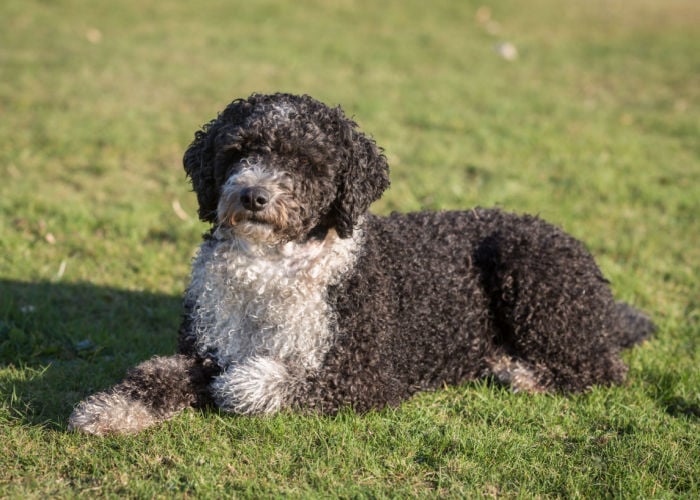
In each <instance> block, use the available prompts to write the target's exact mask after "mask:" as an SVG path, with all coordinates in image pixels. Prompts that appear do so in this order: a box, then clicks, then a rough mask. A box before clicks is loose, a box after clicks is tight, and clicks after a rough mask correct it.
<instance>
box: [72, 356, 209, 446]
mask: <svg viewBox="0 0 700 500" xmlns="http://www.w3.org/2000/svg"><path fill="white" fill-rule="evenodd" d="M215 373H216V368H215V367H213V366H212V365H211V364H210V363H209V362H204V361H202V360H198V359H195V358H192V357H188V356H184V355H176V356H169V357H155V358H153V359H150V360H148V361H145V362H143V363H141V364H140V365H138V366H136V367H134V368H132V369H131V370H129V373H128V374H127V376H126V378H124V380H122V381H121V382H120V383H119V384H117V385H116V386H114V387H113V388H112V389H110V390H108V391H105V392H100V393H98V394H94V395H92V396H90V397H89V398H88V399H86V400H85V401H83V402H81V403H80V404H79V405H78V406H77V407H76V408H75V410H74V411H73V414H72V415H71V416H70V419H69V421H68V430H70V431H76V432H84V433H87V434H95V435H98V436H101V435H105V434H134V433H137V432H139V431H141V430H143V429H145V428H146V427H149V426H151V425H153V424H156V423H158V422H162V421H164V420H167V419H169V418H171V417H173V416H175V415H176V414H177V413H179V412H180V411H182V410H183V409H185V408H187V407H190V406H203V405H205V404H206V403H207V398H208V396H207V394H208V384H209V382H210V380H211V377H212V376H213V375H214V374H215Z"/></svg>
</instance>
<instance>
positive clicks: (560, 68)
mask: <svg viewBox="0 0 700 500" xmlns="http://www.w3.org/2000/svg"><path fill="white" fill-rule="evenodd" d="M699 22H700V7H698V5H697V2H695V1H694V0H669V1H667V2H653V1H651V0H637V1H635V2H634V3H633V4H632V3H630V2H624V1H622V0H612V1H606V2H603V1H602V0H595V1H591V2H573V1H564V2H561V1H555V0H533V1H530V2H527V3H526V4H525V3H522V2H516V1H514V0H510V1H507V0H504V1H500V2H488V3H487V2H483V3H482V2H476V1H464V2H452V1H448V0H437V1H435V2H431V3H430V4H429V5H428V4H427V3H425V2H418V1H405V2H398V1H397V2H369V1H364V0H354V1H353V0H345V1H341V2H323V1H311V0H300V1H298V2H272V1H261V2H228V1H223V0H221V1H216V0H213V1H211V2H207V3H205V4H196V2H156V1H153V0H141V1H139V2H136V1H133V0H122V1H117V2H110V3H100V2H92V3H86V2H79V1H77V0H60V1H59V0H57V1H53V2H47V1H39V0H23V1H19V0H6V1H5V2H3V4H2V6H1V7H0V28H1V29H0V71H1V72H2V75H3V76H2V78H0V114H1V115H2V120H0V141H2V142H1V147H0V176H1V177H0V178H2V179H3V181H2V183H0V214H1V216H0V254H1V255H2V258H1V259H0V439H1V440H2V442H3V444H4V452H3V453H0V497H10V498H19V497H22V498H24V497H74V496H108V497H116V496H130V497H154V496H155V497H171V496H180V497H184V496H196V497H203V498H207V497H209V498H214V497H221V496H232V495H233V496H242V497H260V496H281V495H289V496H293V497H307V496H311V497H313V496H342V497H403V496H432V497H437V496H454V497H457V496H465V497H473V496H486V497H492V496H506V497H517V496H525V497H557V496H560V497H611V496H620V497H695V496H698V495H699V494H700V484H699V483H700V480H698V478H700V459H699V458H698V457H700V432H699V428H698V425H699V424H700V368H699V366H700V357H699V354H698V338H699V334H700V299H699V297H700V284H699V283H698V276H700V217H698V214H700V141H699V139H698V138H699V137H700V130H699V128H700V126H699V125H698V124H699V123H700V122H698V119H697V117H698V106H699V105H700V79H699V78H698V75H699V74H700V55H699V54H700V39H698V37H697V32H696V31H697V26H698V23H699ZM506 41H507V42H511V43H513V44H514V45H515V47H516V48H517V50H518V57H517V59H516V60H514V61H507V60H505V59H503V58H501V57H499V55H498V53H497V52H496V50H495V49H494V47H495V46H496V45H497V44H499V43H502V42H506ZM278 90H284V91H290V92H297V93H309V94H311V95H314V96H315V97H317V98H320V99H321V100H324V101H326V102H328V103H330V104H342V105H343V107H344V108H345V110H346V111H347V112H348V113H349V114H351V115H354V116H355V117H356V119H357V120H358V121H359V122H360V123H361V125H362V128H363V129H364V130H366V131H369V132H371V133H372V134H373V135H374V137H375V138H376V139H377V141H378V143H379V144H381V145H382V146H383V147H384V148H385V150H386V153H387V156H388V158H389V160H390V164H391V166H392V180H393V183H392V188H391V189H390V190H389V191H388V192H387V193H386V195H385V196H384V198H382V200H380V201H379V202H377V203H376V204H375V205H374V207H373V210H374V211H375V212H378V213H388V212H389V211H391V210H401V211H408V210H416V209H422V208H427V209H445V208H460V207H471V206H474V205H483V206H490V205H499V206H502V207H504V208H506V209H509V210H516V211H520V212H534V213H539V214H540V215H542V216H543V217H545V218H547V219H549V220H551V221H553V222H555V223H557V224H560V225H562V226H563V227H564V228H565V229H567V230H568V231H569V232H571V233H573V234H574V235H576V236H578V237H580V238H581V239H583V240H585V241H586V242H587V244H588V245H589V247H590V248H591V250H592V251H593V252H594V254H595V255H596V257H597V259H598V261H599V263H600V265H601V267H602V268H603V270H604V272H605V274H606V275H607V276H608V277H610V279H611V280H612V282H613V288H614V290H615V293H616V295H617V296H618V297H619V298H620V299H624V300H627V301H632V302H634V303H635V304H637V305H638V306H640V307H642V308H644V309H645V310H647V311H649V312H650V313H651V314H652V316H653V317H654V319H655V321H656V322H657V323H658V325H659V332H658V334H657V335H656V337H655V338H654V339H653V340H652V341H651V342H648V343H647V344H645V345H644V346H641V347H638V348H635V349H633V350H631V351H629V352H628V353H627V354H626V355H625V356H626V359H627V361H628V362H629V364H630V366H631V369H630V375H629V383H628V384H627V385H626V386H625V387H617V388H608V389H602V388H596V389H594V390H593V391H592V392H591V393H590V394H587V395H584V396H577V397H573V398H564V397H554V396H528V395H521V394H510V393H509V392H507V391H505V390H502V389H499V388H496V387H492V386H489V385H486V384H482V383H473V384H466V385H464V386H462V387H456V388H446V389H445V390H442V391H438V392H435V393H431V394H422V395H419V396H418V397H416V398H414V399H412V400H410V401H408V402H406V403H405V404H403V405H402V406H401V407H399V408H395V409H387V410H384V411H380V412H376V413H371V414H369V415H364V416H358V415H355V414H353V413H352V412H346V413H343V414H342V415H340V416H338V417H335V418H325V417H308V416H300V415H293V414H283V415H278V416H275V417H272V418H238V417H232V416H226V415H220V414H218V413H217V412H205V413H197V412H187V413H185V414H183V415H181V416H179V417H177V418H176V419H174V420H173V421H171V422H169V423H167V424H165V425H162V426H159V427H157V428H155V429H153V430H149V431H147V432H145V433H143V434H141V435H138V436H135V437H114V438H106V439H95V438H89V437H85V436H76V435H70V434H66V433H65V425H66V418H67V416H68V415H69V413H70V411H71V409H72V407H73V405H74V404H75V403H76V402H77V401H79V400H80V399H81V398H82V397H84V396H85V395H87V394H89V393H91V392H93V391H95V390H97V389H101V388H104V387H107V386H109V385H110V384H113V383H114V382H116V381H117V380H118V379H119V378H120V377H121V376H122V375H123V373H124V371H125V370H126V369H127V368H128V367H129V366H131V365H133V364H134V363H136V362H138V361H140V360H143V359H146V358H148V357H150V356H151V355H153V354H156V353H171V352H173V351H174V349H175V331H176V329H177V326H178V321H179V313H180V300H179V296H180V294H181V292H182V290H183V289H184V287H185V285H186V281H187V275H188V268H189V261H190V258H191V256H192V254H193V252H194V250H195V248H196V246H197V243H198V240H199V235H200V233H201V232H202V231H203V230H204V227H203V226H202V225H201V224H200V223H198V222H197V221H196V217H195V214H196V206H195V199H194V196H193V195H192V194H191V193H190V192H189V188H188V186H187V182H186V180H185V178H184V174H183V171H182V169H181V166H180V164H181V155H182V153H183V151H184V149H185V147H186V146H187V144H188V143H189V141H190V140H191V138H192V134H193V132H194V131H195V129H196V128H197V127H198V126H199V125H200V124H202V123H204V122H206V121H208V120H209V119H210V118H212V117H213V116H214V114H215V113H216V112H217V111H218V110H220V109H222V108H223V106H225V104H227V103H228V102H229V101H230V100H232V99H233V98H235V97H239V96H246V95H248V94H250V93H251V92H253V91H262V92H269V91H278ZM183 212H184V215H183Z"/></svg>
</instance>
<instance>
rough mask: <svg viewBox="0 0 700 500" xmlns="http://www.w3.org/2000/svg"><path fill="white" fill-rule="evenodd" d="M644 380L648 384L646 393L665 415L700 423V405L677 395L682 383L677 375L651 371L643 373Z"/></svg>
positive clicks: (670, 372)
mask: <svg viewBox="0 0 700 500" xmlns="http://www.w3.org/2000/svg"><path fill="white" fill-rule="evenodd" d="M644 380H645V381H646V383H647V384H648V385H647V387H648V390H647V393H648V394H649V396H650V397H651V398H653V399H654V401H656V403H657V404H658V405H659V407H660V408H661V409H662V410H663V411H664V412H665V413H666V414H668V415H670V416H672V417H675V418H689V419H691V420H694V421H697V422H700V403H699V402H698V401H691V400H688V399H687V398H685V397H682V396H679V395H678V392H679V389H678V386H679V385H681V383H682V381H681V376H680V375H679V374H678V373H675V372H673V371H668V372H665V373H659V372H658V371H655V370H651V371H648V372H646V373H645V375H644Z"/></svg>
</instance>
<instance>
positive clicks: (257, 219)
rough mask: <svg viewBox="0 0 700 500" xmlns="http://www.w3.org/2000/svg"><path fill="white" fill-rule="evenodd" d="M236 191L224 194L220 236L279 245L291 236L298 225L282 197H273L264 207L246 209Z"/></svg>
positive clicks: (220, 218) (219, 224) (218, 217)
mask: <svg viewBox="0 0 700 500" xmlns="http://www.w3.org/2000/svg"><path fill="white" fill-rule="evenodd" d="M238 199H239V197H238V195H237V194H232V195H229V196H223V197H222V199H221V201H220V202H219V208H218V211H217V220H218V221H219V223H218V227H217V230H216V232H217V234H218V235H219V237H224V238H236V239H244V240H246V241H248V242H250V243H256V244H265V245H277V244H280V243H286V242H287V241H289V240H290V239H291V237H290V235H291V234H292V233H293V228H294V227H295V224H294V223H293V219H294V218H293V217H290V214H289V212H288V210H287V209H286V205H285V203H284V200H283V197H279V198H278V199H275V200H273V201H272V202H271V203H270V206H269V207H267V208H265V209H264V210H261V211H257V212H253V211H250V210H246V209H244V208H243V207H242V206H241V205H240V202H239V201H238Z"/></svg>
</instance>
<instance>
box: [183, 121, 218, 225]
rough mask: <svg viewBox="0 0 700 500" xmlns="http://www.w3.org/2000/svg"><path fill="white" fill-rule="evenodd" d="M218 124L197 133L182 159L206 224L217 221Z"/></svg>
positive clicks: (213, 122)
mask: <svg viewBox="0 0 700 500" xmlns="http://www.w3.org/2000/svg"><path fill="white" fill-rule="evenodd" d="M217 123H218V119H216V120H212V121H211V122H209V123H207V124H206V125H204V127H202V130H199V131H197V132H196V133H195V135H194V141H192V144H190V146H189V147H188V148H187V151H185V156H184V157H183V159H182V163H183V166H184V167H185V172H186V173H187V176H188V177H189V178H190V180H191V181H192V188H193V189H194V191H195V193H197V201H198V202H199V218H200V219H201V220H203V221H205V222H214V221H215V219H216V206H217V203H218V196H219V188H218V185H217V182H216V176H215V166H214V160H215V156H216V148H215V140H216V135H217V129H218V125H217Z"/></svg>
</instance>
